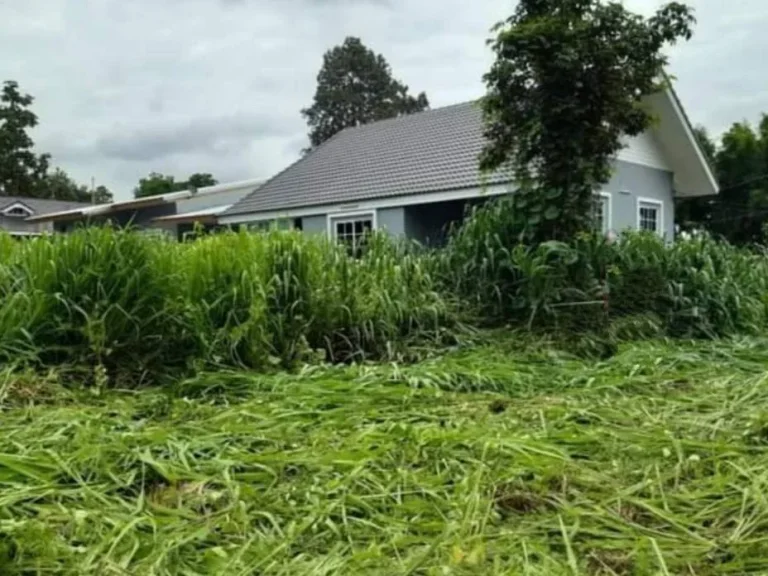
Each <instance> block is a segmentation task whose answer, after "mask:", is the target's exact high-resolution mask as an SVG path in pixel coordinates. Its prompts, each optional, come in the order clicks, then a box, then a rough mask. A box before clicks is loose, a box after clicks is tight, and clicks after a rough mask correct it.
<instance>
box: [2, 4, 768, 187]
mask: <svg viewBox="0 0 768 576" xmlns="http://www.w3.org/2000/svg"><path fill="white" fill-rule="evenodd" d="M659 4H660V2H659V1H658V0H627V5H628V6H629V7H631V8H633V9H635V10H638V11H642V12H644V13H649V12H650V11H651V10H653V8H654V7H656V6H658V5H659ZM689 4H690V5H692V6H694V7H695V9H696V16H697V18H698V24H697V27H696V35H695V37H694V39H693V40H692V41H691V42H689V43H687V44H682V45H680V46H679V47H677V48H675V49H673V50H672V51H671V54H672V65H671V72H672V74H674V75H675V76H676V77H677V90H678V93H679V95H680V97H681V99H682V101H683V104H684V106H685V107H686V109H687V111H688V114H689V116H690V117H691V119H692V121H693V122H695V123H701V124H704V125H705V126H707V127H708V128H709V129H710V130H711V131H712V132H713V133H718V132H721V131H722V130H724V129H725V128H727V127H728V126H729V125H730V124H731V123H732V122H734V121H737V120H741V119H748V120H750V121H756V120H757V119H758V117H759V115H760V113H761V112H762V111H766V112H768V73H767V72H766V68H765V64H764V59H765V58H766V55H768V34H767V33H766V30H768V1H766V0H730V1H729V2H725V0H689ZM513 6H514V2H511V1H506V0H473V1H472V2H469V1H467V0H0V54H1V55H2V57H0V81H2V80H5V79H14V80H16V81H18V82H19V83H20V84H21V87H22V89H23V90H24V91H26V92H29V93H31V94H32V95H33V96H35V98H36V101H35V108H34V109H35V111H36V112H37V114H38V115H39V117H40V127H39V129H38V130H36V132H35V134H34V137H35V140H36V142H37V145H38V148H39V150H40V151H46V152H50V153H51V154H52V155H53V163H54V165H60V166H62V167H63V168H64V169H66V170H67V171H68V172H69V173H70V174H71V175H72V176H74V177H75V178H76V179H78V180H80V181H82V182H83V183H86V182H90V178H91V177H92V176H93V177H95V179H96V182H97V183H103V184H106V185H107V186H109V187H110V188H111V189H112V190H113V191H114V192H115V193H116V197H117V198H118V199H123V198H128V197H130V194H131V189H132V187H133V186H134V185H135V184H136V182H137V181H138V179H139V178H140V177H141V176H143V175H146V174H147V173H149V172H150V171H153V170H154V171H158V172H163V173H168V174H173V175H174V176H176V177H177V178H183V177H185V176H187V175H188V174H190V173H192V172H211V173H213V174H214V175H215V176H216V177H217V178H218V179H219V180H220V181H231V180H242V179H250V178H267V177H270V176H272V175H273V174H274V173H275V172H277V171H279V170H281V169H282V168H284V167H285V166H287V165H288V164H289V163H291V162H293V161H294V160H295V159H296V158H297V157H298V154H299V151H300V150H301V149H302V148H303V147H305V146H306V145H307V137H306V132H307V129H306V125H305V123H304V120H303V119H302V117H301V115H300V114H299V110H300V109H301V108H302V107H305V106H307V105H309V104H310V103H311V100H312V95H313V93H314V88H315V78H316V75H317V72H318V70H319V67H320V64H321V61H322V55H323V52H324V51H325V50H327V49H329V48H331V47H332V46H334V45H336V44H339V43H341V42H342V41H343V39H344V37H345V36H349V35H353V36H359V37H361V38H362V39H363V42H364V43H366V44H367V45H368V46H369V47H370V48H372V49H374V50H375V51H377V52H381V53H382V54H383V55H384V56H385V57H386V58H387V59H388V61H389V63H390V65H391V66H392V69H393V71H394V75H395V77H396V78H399V79H400V80H402V81H404V82H405V83H406V84H408V85H409V86H410V88H411V91H413V92H419V91H422V90H423V91H426V93H427V95H428V97H429V100H430V103H431V104H432V106H433V107H436V106H443V105H447V104H452V103H455V102H459V101H463V100H468V99H471V98H475V97H477V96H480V95H481V94H482V93H483V84H482V81H481V77H482V74H483V73H484V72H485V70H486V69H487V68H488V66H489V65H490V62H491V54H490V51H489V49H488V48H487V47H486V45H485V39H486V38H487V37H488V29H489V28H490V27H491V25H492V24H493V23H494V22H496V21H497V20H499V19H501V18H503V17H505V16H506V15H508V14H510V13H511V9H512V7H513Z"/></svg>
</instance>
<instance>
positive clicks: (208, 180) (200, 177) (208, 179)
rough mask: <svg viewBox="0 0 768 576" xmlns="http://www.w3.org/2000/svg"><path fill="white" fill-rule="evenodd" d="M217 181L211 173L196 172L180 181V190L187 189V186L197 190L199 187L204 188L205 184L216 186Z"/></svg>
mask: <svg viewBox="0 0 768 576" xmlns="http://www.w3.org/2000/svg"><path fill="white" fill-rule="evenodd" d="M218 183H219V182H218V180H216V178H214V177H213V176H212V175H211V174H208V173H204V174H201V173H199V172H198V173H195V174H192V176H190V177H189V178H187V181H186V182H181V183H180V184H182V185H183V187H182V188H180V190H187V189H189V188H195V189H196V190H199V189H200V188H205V187H206V186H216V184H218Z"/></svg>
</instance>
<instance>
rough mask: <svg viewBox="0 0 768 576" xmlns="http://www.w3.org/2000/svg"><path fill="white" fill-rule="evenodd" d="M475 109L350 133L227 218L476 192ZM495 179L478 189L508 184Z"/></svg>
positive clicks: (478, 133) (460, 107) (478, 117)
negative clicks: (466, 190) (456, 191)
mask: <svg viewBox="0 0 768 576" xmlns="http://www.w3.org/2000/svg"><path fill="white" fill-rule="evenodd" d="M483 143H484V139H483V135H482V114H481V111H480V108H479V107H478V105H477V103H475V102H466V103H463V104H456V105H454V106H448V107H446V108H437V109H435V110H429V111H426V112H421V113H418V114H413V115H411V116H401V117H400V118H392V119H390V120H382V121H380V122H374V123H372V124H366V125H364V126H358V127H356V128H347V129H346V130H342V131H341V132H339V133H338V134H336V135H335V136H334V137H333V138H331V139H330V140H328V141H327V142H325V143H323V145H322V146H320V147H318V148H317V149H316V150H314V151H313V152H311V153H310V154H307V155H306V156H304V157H303V158H301V159H300V160H299V161H298V162H296V163H294V164H293V165H291V166H289V167H288V168H286V169H285V170H283V171H282V172H280V173H279V174H277V175H276V176H275V177H274V178H272V179H271V180H269V181H267V183H266V184H264V185H263V186H262V187H261V188H259V189H257V190H256V191H254V192H252V193H251V194H249V195H248V196H246V197H245V198H243V199H242V200H240V202H238V203H236V204H235V205H234V206H233V207H232V208H230V209H229V210H227V211H226V212H225V214H224V215H225V216H230V215H235V214H246V213H255V212H266V211H279V210H287V209H291V208H300V207H309V206H319V205H323V204H337V203H345V202H356V201H360V200H371V199H377V198H389V197H395V196H405V195H410V194H419V193H424V192H439V191H446V190H454V189H458V188H467V187H472V186H479V185H480V184H481V178H480V172H479V170H478V155H479V154H480V151H481V150H482V148H483ZM510 180H511V178H510V176H509V174H505V173H497V174H494V175H492V176H488V177H486V178H485V179H484V180H483V181H482V183H487V184H497V183H502V182H508V181H510Z"/></svg>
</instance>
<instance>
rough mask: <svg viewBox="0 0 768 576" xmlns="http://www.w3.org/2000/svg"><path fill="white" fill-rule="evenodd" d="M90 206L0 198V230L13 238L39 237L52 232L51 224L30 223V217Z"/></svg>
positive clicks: (35, 199) (78, 203)
mask: <svg viewBox="0 0 768 576" xmlns="http://www.w3.org/2000/svg"><path fill="white" fill-rule="evenodd" d="M90 206H91V205H90V204H83V203H82V202H63V201H59V200H43V199H41V198H27V197H22V196H0V230H2V231H4V232H7V233H8V234H10V235H11V236H15V237H23V236H39V235H40V234H44V233H46V232H53V224H52V223H50V222H30V221H29V218H30V217H35V216H44V215H46V214H51V213H53V212H61V211H62V210H72V209H76V208H88V207H90Z"/></svg>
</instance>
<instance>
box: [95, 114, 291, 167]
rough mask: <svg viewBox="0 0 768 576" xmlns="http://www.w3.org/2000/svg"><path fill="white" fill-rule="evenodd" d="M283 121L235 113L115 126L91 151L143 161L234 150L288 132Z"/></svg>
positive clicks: (286, 134) (232, 151)
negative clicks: (181, 121)
mask: <svg viewBox="0 0 768 576" xmlns="http://www.w3.org/2000/svg"><path fill="white" fill-rule="evenodd" d="M283 126H284V125H283V124H282V123H280V122H278V121H276V120H274V119H270V118H268V117H259V116H248V115H237V116H230V117H223V118H209V119H202V120H195V119H193V120H191V121H190V122H188V123H185V124H179V125H153V126H148V127H145V128H142V129H140V130H134V129H131V128H130V127H129V126H115V128H114V130H113V132H112V133H111V134H109V135H106V136H102V137H101V138H99V139H98V140H97V141H96V142H95V144H94V146H93V151H94V152H95V153H97V154H99V155H101V156H104V157H106V158H116V159H119V160H129V161H133V162H146V161H150V160H155V161H156V160H162V159H164V158H166V157H168V156H174V155H183V154H191V153H195V154H210V155H215V156H218V155H222V154H230V153H237V152H238V151H239V149H241V148H242V147H243V146H245V145H247V143H248V142H250V141H251V140H255V139H258V138H260V137H265V136H273V137H282V136H290V135H291V133H290V132H286V131H285V130H284V129H283Z"/></svg>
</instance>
